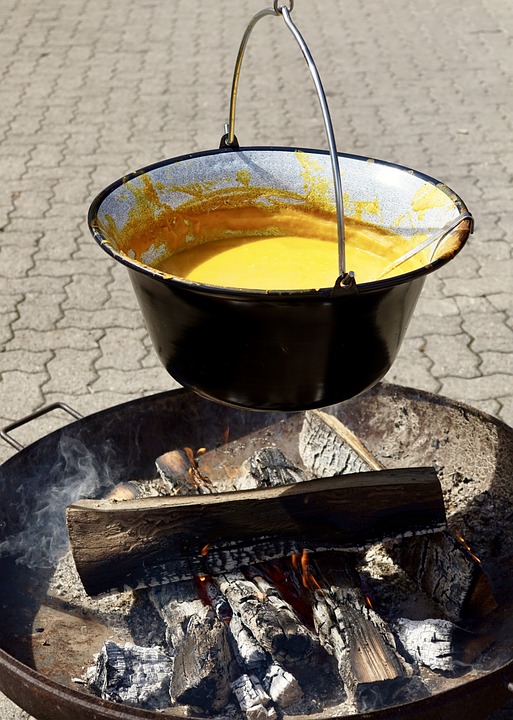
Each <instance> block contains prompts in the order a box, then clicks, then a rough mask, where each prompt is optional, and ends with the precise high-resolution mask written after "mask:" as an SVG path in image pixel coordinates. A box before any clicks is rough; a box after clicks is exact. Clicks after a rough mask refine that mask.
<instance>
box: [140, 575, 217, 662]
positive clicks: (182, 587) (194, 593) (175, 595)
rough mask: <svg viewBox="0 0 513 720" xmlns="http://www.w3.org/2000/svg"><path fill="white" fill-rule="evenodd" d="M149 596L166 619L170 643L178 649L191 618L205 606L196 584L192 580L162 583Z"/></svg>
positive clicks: (152, 589) (167, 637) (167, 638)
mask: <svg viewBox="0 0 513 720" xmlns="http://www.w3.org/2000/svg"><path fill="white" fill-rule="evenodd" d="M148 598H149V600H150V602H151V603H152V605H153V606H154V607H155V609H156V610H157V612H158V614H159V615H160V617H161V618H162V620H163V621H164V624H165V626H166V641H167V643H168V645H169V646H170V647H172V648H175V649H176V648H177V647H178V646H179V645H180V643H181V642H182V640H183V637H184V634H185V629H186V627H187V624H188V622H189V620H190V618H191V617H193V616H194V615H197V614H198V613H200V612H201V611H202V609H203V607H204V605H203V603H202V602H201V600H200V599H199V597H198V590H197V588H196V585H195V584H194V583H193V582H192V580H184V581H183V582H177V583H170V584H169V585H161V586H160V587H155V588H151V589H150V590H149V591H148Z"/></svg>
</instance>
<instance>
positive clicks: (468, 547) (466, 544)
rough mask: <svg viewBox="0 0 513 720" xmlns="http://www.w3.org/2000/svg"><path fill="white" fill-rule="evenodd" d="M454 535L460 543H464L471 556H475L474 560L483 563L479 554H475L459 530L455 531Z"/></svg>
mask: <svg viewBox="0 0 513 720" xmlns="http://www.w3.org/2000/svg"><path fill="white" fill-rule="evenodd" d="M454 537H455V538H456V540H459V541H460V543H461V544H462V545H463V547H464V548H465V550H467V551H468V553H469V555H470V556H471V557H473V558H474V560H475V561H476V562H478V563H479V564H480V565H481V560H480V559H479V558H478V557H477V555H474V553H473V552H472V550H471V549H470V545H469V544H468V543H467V541H466V540H465V538H464V537H463V535H462V534H461V532H460V531H459V530H455V531H454Z"/></svg>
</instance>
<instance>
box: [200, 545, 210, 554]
mask: <svg viewBox="0 0 513 720" xmlns="http://www.w3.org/2000/svg"><path fill="white" fill-rule="evenodd" d="M209 547H210V545H208V544H207V545H204V546H203V547H202V548H201V550H200V555H201V557H205V556H206V555H208V550H209Z"/></svg>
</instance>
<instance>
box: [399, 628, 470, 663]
mask: <svg viewBox="0 0 513 720" xmlns="http://www.w3.org/2000/svg"><path fill="white" fill-rule="evenodd" d="M392 627H393V629H394V630H395V632H396V634H397V636H398V638H399V641H400V642H401V644H402V646H403V647H404V649H405V650H406V652H407V653H408V655H410V657H411V658H412V659H413V661H414V662H416V663H418V664H420V665H424V666H425V667H428V668H429V669H430V670H434V671H438V672H443V673H450V674H453V673H454V672H455V671H459V670H461V668H462V663H461V661H459V660H458V654H459V653H458V651H457V649H455V647H454V644H455V640H456V638H457V635H458V633H459V629H458V628H457V626H456V625H454V624H453V623H451V622H450V621H449V620H440V619H438V618H436V619H433V618H429V619H427V620H410V619H409V618H399V619H398V620H396V621H395V622H393V623H392Z"/></svg>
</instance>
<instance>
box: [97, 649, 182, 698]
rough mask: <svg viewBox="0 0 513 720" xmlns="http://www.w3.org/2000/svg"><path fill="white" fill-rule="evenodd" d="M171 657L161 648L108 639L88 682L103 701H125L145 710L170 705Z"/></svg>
mask: <svg viewBox="0 0 513 720" xmlns="http://www.w3.org/2000/svg"><path fill="white" fill-rule="evenodd" d="M172 668H173V661H172V658H171V657H170V656H169V655H168V654H167V653H165V652H163V651H162V650H160V649H159V648H148V647H141V646H138V645H134V644H132V643H125V645H124V646H121V645H118V644H117V643H115V642H112V641H111V640H107V641H106V642H105V643H104V645H103V647H102V649H101V651H100V652H99V654H98V658H97V660H96V665H95V666H94V667H92V668H89V670H88V671H87V674H86V681H87V683H88V685H89V686H90V687H91V688H92V690H93V691H94V692H96V693H98V695H100V696H101V697H102V698H103V699H104V700H111V701H114V702H122V703H126V704H127V705H134V706H136V707H140V708H144V709H145V710H162V709H164V708H168V707H170V706H171V698H170V696H169V678H170V676H171V673H172Z"/></svg>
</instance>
